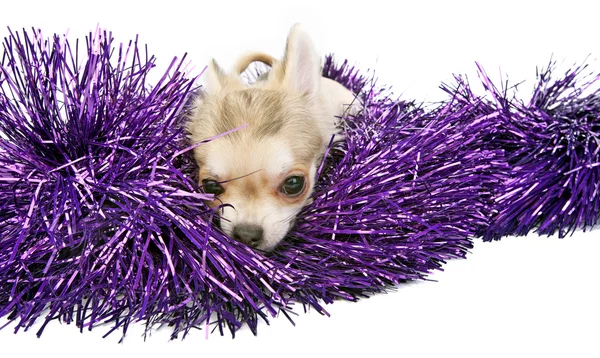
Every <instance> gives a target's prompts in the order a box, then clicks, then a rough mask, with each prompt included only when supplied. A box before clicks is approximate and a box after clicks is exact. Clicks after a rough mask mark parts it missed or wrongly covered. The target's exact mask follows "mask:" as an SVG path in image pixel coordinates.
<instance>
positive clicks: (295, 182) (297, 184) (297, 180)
mask: <svg viewBox="0 0 600 358" xmlns="http://www.w3.org/2000/svg"><path fill="white" fill-rule="evenodd" d="M280 191H281V192H282V193H284V194H285V195H287V196H298V195H299V194H301V193H302V192H303V191H304V177H303V176H300V175H292V176H289V177H287V178H286V179H285V181H284V182H283V184H282V185H281V189H280Z"/></svg>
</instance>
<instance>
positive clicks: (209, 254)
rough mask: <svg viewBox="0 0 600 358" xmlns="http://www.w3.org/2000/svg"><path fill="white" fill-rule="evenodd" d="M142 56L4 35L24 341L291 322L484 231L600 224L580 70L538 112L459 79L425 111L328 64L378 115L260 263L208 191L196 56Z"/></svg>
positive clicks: (0, 249)
mask: <svg viewBox="0 0 600 358" xmlns="http://www.w3.org/2000/svg"><path fill="white" fill-rule="evenodd" d="M32 34H34V35H32ZM141 48H142V47H138V45H137V41H136V42H131V43H130V44H129V45H125V46H123V45H115V44H113V39H112V37H111V35H110V33H106V32H97V33H95V34H90V36H89V37H88V38H87V41H86V46H85V49H82V48H78V46H77V45H75V46H73V45H70V44H69V42H68V41H67V40H66V39H65V38H63V37H59V36H55V37H53V38H51V39H44V38H42V37H41V36H40V35H39V33H38V32H35V31H34V32H32V33H27V32H23V33H20V34H17V33H11V35H10V36H9V37H8V38H6V39H5V42H4V55H3V57H2V62H1V66H0V133H1V135H0V316H2V317H4V316H5V317H8V318H9V320H10V322H12V324H13V325H14V326H15V330H16V331H18V330H20V329H25V330H26V329H28V328H30V327H31V326H32V325H33V323H34V322H35V321H37V320H40V321H41V322H43V325H42V327H41V328H40V329H39V331H38V334H41V333H42V331H43V329H44V328H45V327H46V324H47V323H49V322H50V321H52V320H56V319H58V320H60V321H62V322H66V323H74V324H75V325H76V326H77V327H79V329H81V330H83V329H92V328H94V327H96V326H98V325H100V324H105V323H108V324H110V325H111V327H112V328H110V329H109V331H108V333H111V332H113V331H115V330H120V331H121V332H122V334H123V335H125V333H126V332H127V328H128V327H129V325H130V324H131V323H133V322H136V321H142V322H144V324H145V325H146V327H147V329H148V330H150V329H152V328H155V327H158V326H161V325H168V326H170V327H171V329H172V337H173V338H176V337H185V335H186V334H187V333H188V332H189V331H190V330H191V329H193V328H202V329H207V330H209V331H212V330H217V331H218V332H220V333H221V334H223V333H224V332H225V331H226V330H228V331H230V332H231V334H232V335H235V332H236V330H237V329H239V328H240V327H241V326H242V325H243V324H247V325H248V327H249V328H250V329H251V330H252V331H253V332H254V333H256V332H257V326H258V322H259V320H265V321H268V320H269V318H270V317H273V316H275V315H277V314H278V313H282V314H284V315H285V316H287V317H288V318H289V319H290V320H291V314H290V313H293V304H294V303H296V304H301V305H303V306H305V307H306V306H310V307H313V309H315V310H316V311H318V312H321V313H323V314H327V312H326V311H325V309H324V307H323V305H324V304H327V303H331V302H333V301H334V300H336V299H346V300H352V301H354V300H357V299H359V298H361V297H367V296H369V295H371V294H373V293H377V292H381V291H385V290H387V289H392V288H393V287H394V286H395V285H397V284H400V283H402V282H406V281H410V280H416V279H424V278H426V276H427V274H428V273H430V272H431V271H432V270H437V269H440V268H441V267H442V264H443V263H444V262H445V261H446V260H448V259H451V258H457V257H459V258H461V257H465V255H466V253H467V250H468V249H469V248H470V247H471V240H472V239H473V238H474V237H476V236H478V235H483V236H484V237H485V238H496V237H500V236H502V235H505V234H515V233H516V234H523V233H526V232H528V231H529V230H533V229H535V228H536V227H537V226H538V225H539V231H540V232H543V233H550V232H554V231H555V230H559V231H560V232H561V233H565V232H566V231H568V230H572V229H574V228H575V227H579V226H584V225H588V226H589V225H593V224H595V223H596V222H597V220H598V210H599V207H600V204H599V200H598V195H597V192H598V185H599V184H598V183H599V172H598V170H600V169H599V166H598V163H599V162H600V160H599V158H598V133H599V124H598V119H597V118H598V117H597V113H598V112H599V103H600V102H599V101H598V95H597V93H594V94H592V95H590V96H588V97H583V98H580V97H578V96H576V94H577V93H576V91H575V90H574V89H576V87H574V85H575V82H574V81H575V77H576V74H578V72H579V69H577V70H575V71H573V72H570V73H569V74H567V76H566V77H565V79H564V80H559V81H557V82H554V83H553V84H552V82H550V80H549V72H545V73H544V74H543V75H541V79H540V85H539V86H538V87H537V89H536V92H535V93H534V96H533V100H532V101H531V103H528V104H526V105H525V104H523V103H519V102H518V101H513V100H511V99H508V98H506V96H505V95H504V94H503V93H504V92H503V91H499V90H496V89H494V87H493V86H491V85H488V89H490V92H491V93H492V97H491V98H480V97H477V96H475V95H473V93H472V92H471V90H470V89H469V86H468V83H466V81H463V80H462V79H461V78H460V77H457V81H456V84H455V85H453V86H443V89H444V90H446V91H447V92H448V95H449V96H448V100H447V101H444V102H442V103H439V104H437V105H434V106H428V107H425V106H420V105H417V104H415V103H413V102H406V101H401V100H398V99H395V98H392V97H391V96H390V95H389V94H388V92H387V91H386V90H385V89H382V88H379V87H378V86H376V85H375V84H374V80H372V79H370V78H367V77H364V76H362V75H360V74H359V73H358V71H357V70H356V69H354V68H352V67H351V66H349V65H348V64H347V63H346V62H344V63H342V64H340V65H338V64H335V63H334V61H333V59H332V58H331V57H328V58H327V59H326V62H325V66H324V75H325V76H327V77H329V78H332V79H334V80H337V81H339V82H340V83H342V84H343V85H345V86H346V87H348V88H350V89H351V90H353V91H354V92H355V93H357V94H359V96H360V97H361V99H362V101H363V103H364V110H363V111H362V113H361V114H360V115H358V116H354V117H348V118H346V120H345V125H344V131H345V133H346V140H345V141H344V142H342V143H339V144H335V145H333V146H332V147H331V148H330V149H329V156H328V157H327V158H326V161H325V162H324V164H323V166H322V167H321V170H320V177H319V180H318V183H317V186H316V190H315V194H314V198H313V203H312V204H311V205H309V206H308V207H306V208H305V210H304V211H303V212H302V214H301V215H300V216H299V218H298V220H297V224H296V227H295V228H294V229H293V230H292V232H290V234H289V237H288V238H286V240H285V241H284V243H283V244H282V245H281V246H280V247H279V248H278V249H277V250H275V251H274V252H273V253H269V254H266V255H265V254H262V253H260V252H256V251H254V250H252V249H250V248H248V247H246V246H244V245H242V244H240V243H238V242H236V241H234V240H232V239H230V238H229V237H227V236H226V235H224V234H223V233H221V232H220V231H219V229H218V228H217V227H215V226H213V224H212V222H213V217H214V215H215V214H214V213H213V212H212V211H211V210H209V209H208V208H207V207H206V206H205V205H204V204H203V199H204V198H207V197H208V196H207V195H206V194H202V193H200V192H199V188H198V186H197V185H196V183H195V170H196V168H195V167H194V162H193V160H192V158H191V155H190V151H189V150H187V151H186V149H188V148H189V147H188V146H189V144H188V143H187V142H186V133H185V132H184V131H183V129H182V128H183V125H182V124H183V121H184V118H185V113H186V110H187V109H188V107H187V105H188V98H189V95H190V93H192V91H193V88H192V86H193V84H192V83H193V81H192V80H190V79H187V78H186V76H185V69H184V66H183V60H176V59H175V60H173V62H172V63H171V66H170V67H169V69H168V70H167V71H166V72H165V74H164V75H163V76H162V78H161V79H160V80H159V81H157V82H152V83H150V82H149V81H148V80H147V76H148V74H149V73H150V72H151V71H152V68H153V67H154V58H153V57H149V56H148V54H147V53H145V52H143V51H141ZM78 50H79V51H81V50H84V52H85V56H83V55H82V54H81V53H79V54H77V51H78ZM152 73H153V72H152ZM482 74H483V72H482ZM483 79H484V83H486V84H489V83H490V82H489V80H488V79H487V77H485V76H484V77H483ZM568 91H571V92H568ZM565 93H572V94H571V95H568V96H566V97H564V96H563V97H561V96H560V95H561V94H565ZM559 97H560V98H559ZM200 145H202V144H200ZM563 208H564V209H563ZM108 333H107V334H108Z"/></svg>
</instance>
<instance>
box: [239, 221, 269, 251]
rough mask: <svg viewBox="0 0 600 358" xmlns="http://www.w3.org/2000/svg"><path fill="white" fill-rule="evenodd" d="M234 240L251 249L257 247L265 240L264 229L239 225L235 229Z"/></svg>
mask: <svg viewBox="0 0 600 358" xmlns="http://www.w3.org/2000/svg"><path fill="white" fill-rule="evenodd" d="M233 238H234V239H236V240H237V241H239V242H241V243H244V244H246V245H248V246H250V247H257V246H258V245H259V244H260V242H261V241H262V239H263V228H262V227H260V226H258V225H250V224H241V225H237V226H235V227H234V228H233Z"/></svg>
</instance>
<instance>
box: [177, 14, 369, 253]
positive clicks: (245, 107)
mask: <svg viewBox="0 0 600 358" xmlns="http://www.w3.org/2000/svg"><path fill="white" fill-rule="evenodd" d="M255 61H259V62H264V63H266V64H267V65H269V66H271V70H270V71H269V73H268V77H267V78H266V79H265V80H262V81H257V82H256V83H253V84H252V85H248V84H246V83H244V81H243V80H242V78H241V76H240V74H241V73H242V72H243V71H244V70H245V69H246V68H247V67H248V65H250V64H251V63H252V62H255ZM206 87H207V89H206V91H204V92H203V93H202V94H201V95H199V96H198V97H197V98H196V100H195V106H194V110H193V112H192V114H191V115H190V118H189V123H188V130H189V132H190V138H191V140H192V142H193V143H197V142H200V141H203V140H206V139H209V138H211V137H214V136H216V135H218V134H221V133H223V132H226V131H229V130H232V129H235V128H240V127H243V128H242V129H239V130H237V131H235V132H233V133H231V134H229V135H226V136H223V137H221V138H218V139H215V140H211V141H209V142H207V143H205V144H202V145H200V146H198V147H197V148H196V149H195V151H194V156H195V159H196V161H197V162H198V164H199V166H200V180H201V181H202V180H204V179H210V180H216V181H220V182H223V183H222V187H223V189H224V192H223V193H222V194H220V195H219V196H218V197H217V198H215V200H213V201H212V202H210V203H209V204H210V205H211V206H212V207H219V209H220V215H221V223H220V225H221V228H222V229H223V231H224V232H225V233H227V234H229V235H232V232H233V230H234V228H235V227H236V226H238V225H255V226H260V227H261V228H262V230H263V235H262V240H261V241H260V244H258V245H257V246H256V248H257V249H260V250H265V251H269V250H272V249H273V248H274V247H275V246H276V245H277V244H278V243H279V242H280V241H281V240H282V239H283V238H284V237H285V235H286V233H287V232H288V231H289V229H290V228H291V227H292V226H293V223H294V220H295V217H296V215H297V213H298V212H299V211H300V210H301V209H302V207H304V206H305V205H306V204H307V203H308V202H309V198H310V195H311V193H312V190H313V186H314V181H315V179H316V178H315V173H316V168H317V166H318V165H319V164H320V160H321V159H322V156H323V153H324V151H325V149H326V148H327V145H328V144H329V142H330V140H331V139H332V137H335V139H336V140H339V139H340V138H341V137H340V135H339V129H338V124H339V123H338V118H339V117H340V116H342V115H343V114H344V112H345V111H347V110H351V111H356V110H357V109H358V108H359V106H358V102H356V100H355V98H354V95H353V94H352V93H351V92H350V91H348V90H347V89H345V88H344V87H343V86H342V85H340V84H339V83H337V82H334V81H331V80H329V79H326V78H323V77H322V76H321V63H320V57H319V56H318V54H317V53H316V51H315V50H314V47H313V44H312V42H311V40H310V38H309V37H308V36H307V35H306V33H305V32H304V31H303V30H302V28H301V27H300V25H294V26H293V27H292V29H291V30H290V33H289V36H288V40H287V44H286V50H285V54H284V57H283V59H282V60H281V61H278V60H276V59H275V58H273V57H271V56H269V55H266V54H262V53H251V54H248V55H246V56H243V57H241V58H240V59H239V60H238V61H237V63H236V65H235V66H234V70H233V72H232V73H226V72H225V71H223V69H221V68H220V67H219V65H218V64H217V63H216V61H214V60H213V61H212V62H211V63H210V65H209V68H208V73H207V83H206ZM350 104H352V106H351V107H349V105H350ZM290 176H302V177H304V178H305V181H306V189H305V190H304V192H303V193H302V194H301V195H299V196H297V197H289V196H286V195H285V194H284V193H282V190H281V187H282V183H283V182H284V181H285V180H286V178H289V177H290ZM221 204H227V205H223V206H220V205H221Z"/></svg>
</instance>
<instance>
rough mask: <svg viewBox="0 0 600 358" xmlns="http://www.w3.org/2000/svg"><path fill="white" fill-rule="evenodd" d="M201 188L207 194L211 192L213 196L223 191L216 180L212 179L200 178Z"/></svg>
mask: <svg viewBox="0 0 600 358" xmlns="http://www.w3.org/2000/svg"><path fill="white" fill-rule="evenodd" d="M202 190H204V192H205V193H207V194H213V195H215V196H217V195H221V194H222V193H223V192H224V191H225V189H223V186H222V185H221V184H219V182H218V181H216V180H212V179H203V180H202Z"/></svg>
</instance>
